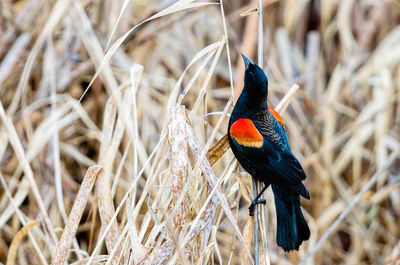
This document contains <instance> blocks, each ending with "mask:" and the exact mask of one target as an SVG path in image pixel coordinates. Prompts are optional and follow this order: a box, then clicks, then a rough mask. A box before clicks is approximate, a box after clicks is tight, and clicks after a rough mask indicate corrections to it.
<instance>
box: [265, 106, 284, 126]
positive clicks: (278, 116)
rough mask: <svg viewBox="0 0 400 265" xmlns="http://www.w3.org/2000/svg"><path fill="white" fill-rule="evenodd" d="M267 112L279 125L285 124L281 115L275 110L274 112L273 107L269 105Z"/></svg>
mask: <svg viewBox="0 0 400 265" xmlns="http://www.w3.org/2000/svg"><path fill="white" fill-rule="evenodd" d="M268 110H269V112H270V113H271V114H272V116H274V117H275V119H276V120H277V121H279V123H280V124H282V125H285V122H284V121H283V119H282V117H281V115H279V113H278V112H277V111H276V110H274V108H273V107H271V106H270V105H268Z"/></svg>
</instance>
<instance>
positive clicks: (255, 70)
mask: <svg viewBox="0 0 400 265" xmlns="http://www.w3.org/2000/svg"><path fill="white" fill-rule="evenodd" d="M242 57H243V60H244V64H245V66H246V71H245V73H244V88H243V89H244V90H246V92H247V93H249V94H250V95H252V96H258V97H262V98H265V99H266V97H267V96H268V78H267V76H266V75H265V73H264V71H263V69H261V68H260V67H259V66H258V65H257V64H255V63H253V62H252V61H251V60H250V59H249V58H247V57H246V56H245V55H244V54H243V53H242Z"/></svg>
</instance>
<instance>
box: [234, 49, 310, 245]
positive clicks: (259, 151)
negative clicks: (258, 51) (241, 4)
mask: <svg viewBox="0 0 400 265" xmlns="http://www.w3.org/2000/svg"><path fill="white" fill-rule="evenodd" d="M242 57H243V60H244V63H245V73H244V86H243V90H242V93H241V94H240V96H239V98H238V100H237V102H236V104H235V106H234V108H233V111H232V114H231V116H230V119H229V124H228V132H227V134H228V141H229V144H230V147H231V149H232V151H233V154H234V155H235V157H236V159H237V160H238V161H239V163H240V165H241V166H242V167H243V168H244V169H245V170H246V171H247V172H248V173H249V174H250V175H251V176H252V177H253V178H255V179H256V180H257V181H260V182H263V183H264V187H263V188H262V190H261V191H260V193H259V194H257V196H256V197H255V198H254V200H253V201H252V203H251V205H250V207H249V212H250V215H251V216H252V215H253V214H254V207H255V206H256V204H261V203H262V204H265V203H266V201H265V200H260V199H259V198H260V196H261V195H262V194H263V192H264V191H265V190H266V189H267V188H268V187H269V186H270V185H271V186H272V191H273V194H274V201H275V208H276V216H277V233H276V241H277V245H278V246H280V247H281V248H283V250H285V251H286V252H289V251H291V250H299V246H300V245H301V244H302V242H303V241H306V240H308V239H309V238H310V229H309V227H308V225H307V222H306V220H305V219H304V216H303V213H302V211H301V208H300V206H301V204H300V196H302V197H304V198H305V199H307V200H309V199H310V193H309V192H308V190H307V188H306V187H305V186H304V185H303V183H302V181H303V180H305V179H306V174H305V172H304V170H303V168H302V166H301V164H300V163H299V161H298V160H297V159H296V157H295V156H294V155H293V153H292V151H291V149H290V145H289V141H288V138H287V135H286V131H285V123H284V121H283V120H282V118H281V116H280V115H279V114H278V113H277V112H276V111H275V110H274V109H273V108H272V107H271V106H269V105H268V103H267V98H268V78H267V76H266V74H265V73H264V71H263V70H262V69H261V68H260V67H259V66H258V65H257V64H255V63H253V62H252V61H251V60H250V59H248V58H247V57H246V56H245V55H244V54H243V53H242Z"/></svg>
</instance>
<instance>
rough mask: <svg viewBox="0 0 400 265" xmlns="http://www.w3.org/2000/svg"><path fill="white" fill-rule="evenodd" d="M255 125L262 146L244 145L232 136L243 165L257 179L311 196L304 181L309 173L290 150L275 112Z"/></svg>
mask: <svg viewBox="0 0 400 265" xmlns="http://www.w3.org/2000/svg"><path fill="white" fill-rule="evenodd" d="M267 115H268V113H267ZM269 115H270V114H269ZM260 120H261V121H260ZM254 125H255V127H256V128H257V130H258V131H259V132H260V134H261V135H262V137H263V144H262V146H261V147H248V146H244V145H242V144H240V143H239V142H238V141H236V140H235V139H232V138H231V137H229V140H230V143H231V147H232V150H233V152H234V153H235V156H236V157H237V159H238V160H239V162H240V164H241V165H242V166H243V167H244V168H245V169H246V171H248V172H249V173H250V174H251V175H252V176H253V177H255V178H256V179H258V180H261V181H264V180H266V182H269V183H275V184H278V185H280V186H283V187H286V188H289V189H290V190H293V191H295V192H296V193H298V194H300V195H302V196H303V197H305V198H309V194H308V191H307V190H306V188H305V187H304V185H303V184H302V183H301V181H302V180H304V179H305V178H306V175H305V173H304V170H303V168H302V167H301V165H300V163H299V162H298V160H297V159H296V158H295V157H294V155H293V154H292V152H291V151H290V146H289V143H288V139H287V136H286V132H285V130H284V129H283V126H282V125H281V124H280V123H279V122H278V121H277V120H276V119H275V118H274V117H273V116H272V115H270V116H269V117H265V119H259V120H257V121H254Z"/></svg>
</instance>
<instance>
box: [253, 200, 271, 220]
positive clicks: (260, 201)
mask: <svg viewBox="0 0 400 265" xmlns="http://www.w3.org/2000/svg"><path fill="white" fill-rule="evenodd" d="M260 203H262V204H264V205H265V204H266V203H267V201H266V200H264V199H262V200H253V201H252V202H251V205H250V207H249V215H250V216H254V208H255V207H256V205H257V204H260Z"/></svg>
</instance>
